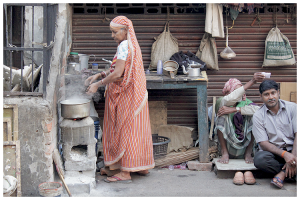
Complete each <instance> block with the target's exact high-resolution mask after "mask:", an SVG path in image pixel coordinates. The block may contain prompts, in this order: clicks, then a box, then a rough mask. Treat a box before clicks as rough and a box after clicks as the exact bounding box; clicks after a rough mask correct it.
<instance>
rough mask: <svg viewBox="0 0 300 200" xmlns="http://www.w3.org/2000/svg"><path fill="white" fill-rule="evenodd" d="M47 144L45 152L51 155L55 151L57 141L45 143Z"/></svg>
mask: <svg viewBox="0 0 300 200" xmlns="http://www.w3.org/2000/svg"><path fill="white" fill-rule="evenodd" d="M45 146H46V151H45V154H46V156H50V155H51V154H52V152H53V151H54V148H55V143H52V144H50V145H45Z"/></svg>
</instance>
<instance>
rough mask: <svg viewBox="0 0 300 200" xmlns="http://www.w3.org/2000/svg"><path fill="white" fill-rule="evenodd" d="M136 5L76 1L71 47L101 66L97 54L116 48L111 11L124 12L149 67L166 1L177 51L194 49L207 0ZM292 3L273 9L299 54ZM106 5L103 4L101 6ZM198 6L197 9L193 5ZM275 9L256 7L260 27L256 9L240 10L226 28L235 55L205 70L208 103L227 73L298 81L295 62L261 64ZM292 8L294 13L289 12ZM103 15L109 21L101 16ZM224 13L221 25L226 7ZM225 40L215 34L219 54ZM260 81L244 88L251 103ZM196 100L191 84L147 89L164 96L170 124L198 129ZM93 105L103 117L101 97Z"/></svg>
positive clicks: (155, 97) (103, 55) (154, 96)
mask: <svg viewBox="0 0 300 200" xmlns="http://www.w3.org/2000/svg"><path fill="white" fill-rule="evenodd" d="M134 5H135V6H137V7H135V6H133V4H119V5H118V4H105V5H104V4H97V5H94V4H93V5H90V6H89V4H74V5H73V9H74V13H73V22H72V23H73V28H72V29H73V30H72V40H73V44H72V51H76V52H79V53H84V54H94V55H95V56H96V61H95V62H97V63H98V64H99V66H100V68H104V67H105V63H104V62H103V61H102V60H101V59H102V58H105V59H109V60H111V59H112V57H113V56H114V54H115V51H116V47H117V44H116V43H115V42H114V41H113V40H112V38H111V32H110V29H109V22H110V20H111V19H113V18H114V17H115V16H118V15H126V16H127V17H128V18H129V19H131V20H132V22H133V26H134V28H135V32H136V36H137V39H138V41H139V44H140V47H141V50H142V55H143V61H144V67H145V69H147V68H148V66H149V64H150V57H151V47H152V44H153V42H154V41H155V40H154V37H157V36H158V35H159V34H160V33H161V32H162V31H163V29H164V25H165V23H166V20H167V14H166V6H170V15H169V21H170V32H171V33H172V34H173V36H174V37H176V38H177V39H178V42H179V50H180V51H183V52H186V51H188V50H189V51H191V52H193V53H196V51H197V49H198V47H199V45H200V41H201V38H202V36H203V34H204V27H205V4H184V5H183V4H180V5H178V4H168V5H167V4H157V5H156V4H151V5H146V4H134ZM295 5H296V4H290V5H289V7H287V6H286V5H279V4H278V6H277V7H276V8H277V26H278V28H279V29H280V30H281V32H282V33H283V34H284V35H286V36H287V37H288V39H289V41H290V43H291V46H292V48H293V51H294V54H295V57H296V58H297V19H296V16H297V14H296V7H293V6H295ZM172 6H173V7H174V8H172ZM180 6H181V7H180ZM105 7H106V9H104V8H105ZM178 7H180V9H179V8H178ZM197 7H198V10H196V9H195V8H197ZM139 8H140V10H139ZM287 8H289V9H287ZM80 9H81V10H80ZM130 9H131V10H130ZM274 9H275V7H274V5H270V4H268V5H266V6H265V7H264V8H262V9H260V14H259V15H260V17H261V19H262V21H261V23H260V26H259V25H258V23H257V22H256V23H255V24H254V26H250V24H251V23H252V21H253V20H254V18H255V16H256V14H255V13H252V14H248V13H239V15H238V17H237V19H236V20H235V22H234V26H233V28H232V29H230V30H229V46H230V47H231V48H232V49H233V51H234V52H235V53H236V54H237V56H236V57H235V58H233V59H231V60H224V59H222V58H221V57H219V71H212V70H208V71H207V75H208V79H209V82H208V92H207V94H208V97H207V102H208V106H210V105H212V98H213V96H217V97H219V96H222V88H223V86H224V83H225V82H226V81H227V80H228V79H229V78H238V79H239V80H240V81H242V82H243V83H246V82H247V81H249V80H250V79H251V77H252V76H253V74H254V73H255V72H262V71H268V72H271V73H272V76H271V78H272V79H273V80H275V81H277V82H297V66H296V65H294V66H284V67H272V68H271V67H269V68H262V63H263V57H264V47H265V39H266V37H267V34H268V32H269V31H270V30H271V28H272V27H273V26H274V20H275V15H274V14H273V10H274ZM78 10H79V11H78ZM88 10H90V13H88ZM104 10H105V11H106V14H105V13H104ZM182 10H184V11H182ZM224 10H225V8H224ZM287 10H288V13H287V12H286V11H287ZM155 11H157V12H155ZM291 11H293V12H294V13H293V14H292V13H291ZM76 12H77V13H76ZM123 12H125V13H123ZM126 12H141V13H144V14H126ZM149 12H150V13H149ZM151 12H153V13H154V14H153V13H151ZM181 12H183V13H181ZM188 12H192V13H188ZM193 12H194V13H193ZM195 12H197V13H195ZM110 13H111V14H110ZM118 13H119V14H118ZM105 17H106V18H109V19H110V20H105V19H104V18H105ZM223 17H224V25H225V17H226V16H225V12H224V15H223ZM287 19H288V22H287ZM231 25H232V20H231V19H230V17H228V26H231ZM225 42H226V39H225V38H216V44H217V50H218V55H219V54H220V52H221V51H222V50H223V49H224V48H225ZM92 61H93V58H90V62H92ZM90 64H91V63H90ZM258 86H259V84H256V85H255V86H253V87H252V88H251V89H249V90H248V91H247V92H246V95H247V96H248V98H250V99H251V100H252V101H254V102H255V103H257V104H261V101H260V98H259V92H258ZM174 97H176V98H174ZM196 100H197V97H196V91H195V90H193V89H186V90H167V91H166V90H164V91H161V90H149V101H168V108H167V109H168V124H176V125H183V126H189V127H193V128H195V130H197V107H196V104H197V103H196ZM95 106H96V110H97V111H98V113H99V115H100V117H102V116H103V108H104V102H100V103H98V104H95Z"/></svg>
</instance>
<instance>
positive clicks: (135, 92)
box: [110, 16, 148, 115]
mask: <svg viewBox="0 0 300 200" xmlns="http://www.w3.org/2000/svg"><path fill="white" fill-rule="evenodd" d="M110 26H111V27H113V28H122V27H125V26H126V27H127V41H128V56H127V60H126V62H125V70H124V78H123V81H122V82H121V84H116V83H112V88H113V89H111V90H110V92H111V96H114V95H116V96H120V95H119V94H122V95H125V93H126V96H127V97H128V98H130V99H131V102H132V104H133V110H134V112H133V113H134V115H137V114H138V113H139V111H140V110H141V108H142V107H143V105H145V102H146V100H147V97H148V93H147V89H146V76H145V72H144V64H143V58H142V52H141V48H140V45H139V43H138V41H137V39H136V35H135V31H134V29H133V25H132V22H131V20H129V19H128V18H127V17H125V16H118V17H115V18H114V19H113V20H112V21H111V22H110ZM115 98H117V97H115ZM115 102H116V101H115ZM119 103H120V102H119Z"/></svg>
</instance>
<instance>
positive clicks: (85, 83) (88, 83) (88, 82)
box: [84, 73, 101, 86]
mask: <svg viewBox="0 0 300 200" xmlns="http://www.w3.org/2000/svg"><path fill="white" fill-rule="evenodd" d="M100 76H101V74H100V73H98V74H95V75H93V76H90V77H88V78H87V79H86V80H85V81H84V85H85V86H88V85H90V84H92V83H93V82H94V81H96V80H97V79H98V78H100Z"/></svg>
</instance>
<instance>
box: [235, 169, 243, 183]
mask: <svg viewBox="0 0 300 200" xmlns="http://www.w3.org/2000/svg"><path fill="white" fill-rule="evenodd" d="M233 183H234V184H236V185H243V184H244V174H243V173H242V172H236V173H235V175H234V178H233Z"/></svg>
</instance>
